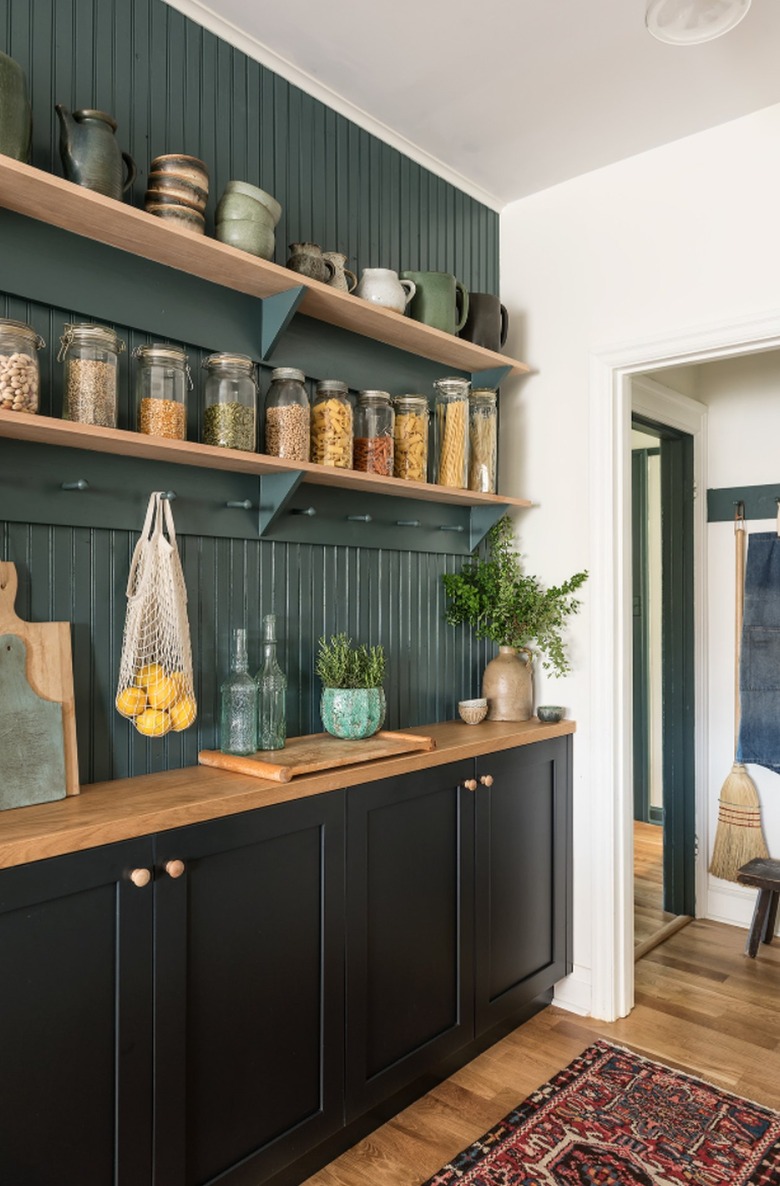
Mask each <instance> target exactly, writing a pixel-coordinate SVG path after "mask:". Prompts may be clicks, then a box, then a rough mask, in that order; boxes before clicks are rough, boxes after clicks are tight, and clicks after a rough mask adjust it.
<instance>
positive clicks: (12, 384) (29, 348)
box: [0, 318, 46, 412]
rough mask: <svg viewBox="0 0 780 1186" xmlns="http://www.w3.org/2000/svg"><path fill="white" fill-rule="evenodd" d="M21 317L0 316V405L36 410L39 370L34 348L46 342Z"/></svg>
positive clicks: (7, 409) (14, 408) (22, 410)
mask: <svg viewBox="0 0 780 1186" xmlns="http://www.w3.org/2000/svg"><path fill="white" fill-rule="evenodd" d="M45 344H46V343H45V342H44V340H43V338H41V337H40V336H39V335H38V334H37V333H36V332H35V330H34V329H31V328H30V326H29V325H25V324H24V322H23V321H9V320H7V319H5V318H0V409H2V411H4V412H37V411H38V392H39V390H40V374H39V371H38V355H37V354H36V351H37V350H40V349H41V347H43V346H45Z"/></svg>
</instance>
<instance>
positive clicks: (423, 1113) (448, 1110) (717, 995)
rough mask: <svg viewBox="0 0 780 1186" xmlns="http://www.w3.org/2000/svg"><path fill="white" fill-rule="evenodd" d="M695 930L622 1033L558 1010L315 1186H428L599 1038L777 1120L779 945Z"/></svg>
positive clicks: (351, 1153)
mask: <svg viewBox="0 0 780 1186" xmlns="http://www.w3.org/2000/svg"><path fill="white" fill-rule="evenodd" d="M745 939H746V932H745V931H743V930H741V929H739V928H737V927H728V926H724V925H722V924H719V923H712V922H706V921H702V920H697V921H694V922H691V923H690V925H689V926H687V927H686V928H685V930H683V931H680V932H678V933H677V934H676V935H674V936H672V938H671V939H669V940H668V941H667V942H665V943H664V944H663V945H662V946H661V947H656V948H655V949H654V950H653V951H651V952H650V954H649V955H647V956H645V958H644V959H642V960H640V961H639V963H638V964H637V966H636V1006H635V1008H634V1010H633V1011H632V1013H631V1014H630V1016H629V1017H626V1018H623V1019H622V1020H620V1021H618V1022H615V1023H613V1024H607V1023H605V1022H597V1021H592V1020H590V1019H589V1018H583V1017H577V1016H576V1015H574V1014H571V1013H565V1012H564V1011H563V1010H560V1009H557V1008H555V1007H550V1008H549V1009H546V1010H544V1012H543V1013H540V1014H538V1015H537V1016H536V1017H534V1018H533V1019H532V1020H531V1021H529V1022H528V1023H527V1024H526V1025H524V1026H521V1027H520V1028H519V1029H517V1030H515V1031H514V1032H513V1033H511V1034H509V1035H508V1037H506V1038H504V1039H503V1040H502V1041H501V1042H499V1043H498V1044H497V1045H496V1046H494V1047H492V1048H491V1049H490V1050H488V1051H486V1052H485V1053H484V1054H482V1055H480V1057H479V1058H477V1059H475V1060H474V1061H473V1062H472V1063H469V1065H468V1066H466V1067H464V1068H463V1069H462V1070H461V1071H458V1072H457V1074H455V1075H453V1076H452V1077H451V1078H450V1079H448V1080H446V1081H445V1082H444V1083H442V1084H440V1085H439V1086H438V1087H436V1088H435V1089H434V1090H433V1091H431V1092H429V1093H428V1095H426V1096H424V1097H423V1098H422V1099H420V1100H418V1101H417V1102H416V1103H414V1104H412V1105H411V1107H409V1108H407V1109H406V1110H405V1111H403V1112H401V1113H400V1114H399V1115H398V1116H396V1117H394V1119H392V1120H391V1121H389V1122H388V1123H387V1124H385V1125H383V1126H382V1128H380V1129H378V1130H377V1131H376V1132H374V1133H372V1134H371V1135H370V1136H369V1137H367V1138H366V1140H364V1141H361V1142H360V1144H358V1145H356V1146H355V1147H354V1148H353V1149H350V1150H348V1151H347V1152H346V1153H344V1154H343V1155H342V1156H341V1157H340V1158H339V1159H338V1160H337V1161H334V1162H333V1163H332V1164H331V1165H329V1166H326V1167H325V1168H324V1169H323V1170H321V1171H320V1172H319V1173H318V1174H315V1175H314V1176H313V1177H312V1178H309V1179H308V1182H307V1186H419V1183H421V1182H423V1181H425V1179H426V1178H428V1177H430V1175H431V1174H433V1173H434V1172H435V1171H436V1170H437V1169H438V1168H439V1167H440V1166H441V1165H443V1164H445V1163H446V1162H447V1161H449V1160H450V1158H452V1157H453V1156H454V1155H455V1154H456V1153H458V1152H459V1151H460V1150H461V1149H463V1148H464V1147H465V1146H467V1145H469V1144H470V1143H471V1142H472V1141H473V1140H475V1139H476V1138H477V1137H478V1136H480V1135H481V1133H483V1132H484V1131H485V1130H486V1129H488V1128H490V1127H491V1126H492V1125H493V1124H495V1123H496V1122H497V1121H499V1120H500V1119H501V1118H502V1116H504V1115H505V1114H506V1113H507V1112H509V1111H511V1109H512V1108H514V1107H515V1105H516V1104H518V1103H519V1102H520V1101H521V1100H522V1099H524V1098H525V1096H527V1095H528V1094H529V1093H530V1092H531V1091H533V1090H534V1089H535V1088H537V1087H538V1086H539V1085H540V1084H541V1083H543V1082H544V1081H545V1080H546V1079H548V1078H549V1077H550V1076H551V1075H553V1074H554V1073H555V1072H556V1071H558V1070H560V1069H561V1068H562V1067H564V1066H565V1065H566V1064H567V1063H568V1062H570V1061H571V1059H572V1058H574V1057H576V1055H577V1054H579V1053H580V1052H581V1051H582V1050H584V1049H585V1047H586V1046H588V1045H590V1043H591V1042H593V1041H595V1040H596V1039H597V1038H599V1037H604V1038H608V1039H610V1040H611V1041H614V1042H617V1043H618V1044H622V1045H625V1046H629V1047H631V1048H632V1049H634V1050H637V1051H639V1052H640V1053H642V1054H646V1055H648V1056H649V1057H651V1058H656V1059H658V1060H659V1061H660V1062H665V1063H667V1064H668V1065H670V1066H673V1067H677V1068H680V1069H682V1070H686V1071H689V1072H690V1073H692V1074H694V1075H698V1076H700V1077H701V1078H703V1079H706V1080H708V1081H709V1082H711V1083H716V1084H718V1085H719V1086H720V1087H723V1088H725V1089H727V1090H729V1091H733V1092H736V1093H737V1094H738V1095H743V1096H746V1097H748V1098H749V1099H753V1100H757V1101H759V1102H761V1103H763V1104H766V1105H768V1106H770V1107H773V1108H777V1109H779V1110H780V942H778V941H775V944H774V945H772V946H769V947H767V946H765V945H763V944H762V946H761V949H760V951H759V954H758V957H757V958H756V959H754V960H752V959H749V958H748V957H747V956H745V955H744V954H743V947H744V944H745Z"/></svg>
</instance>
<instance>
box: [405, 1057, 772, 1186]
mask: <svg viewBox="0 0 780 1186" xmlns="http://www.w3.org/2000/svg"><path fill="white" fill-rule="evenodd" d="M424 1186H780V1114H778V1113H777V1112H772V1111H770V1110H769V1109H768V1108H762V1107H761V1106H760V1105H759V1104H752V1103H749V1102H748V1101H747V1100H743V1099H740V1098H739V1097H737V1096H735V1095H730V1094H728V1093H727V1092H724V1091H720V1090H719V1089H718V1088H717V1087H712V1086H711V1085H710V1084H708V1083H702V1082H701V1081H700V1080H698V1079H693V1078H691V1077H690V1076H689V1075H684V1074H681V1073H680V1072H679V1071H673V1070H671V1069H670V1068H669V1067H665V1066H661V1064H660V1063H656V1062H651V1061H650V1060H649V1059H646V1058H642V1057H641V1056H640V1055H638V1054H633V1053H632V1052H631V1051H630V1050H623V1049H621V1048H620V1047H618V1046H612V1045H610V1044H609V1043H607V1042H597V1043H596V1044H595V1045H593V1046H590V1047H589V1048H588V1049H587V1050H586V1051H584V1053H583V1054H581V1055H580V1057H579V1058H577V1059H575V1060H574V1062H572V1063H571V1064H570V1065H569V1066H568V1067H566V1068H565V1069H564V1070H562V1071H560V1072H559V1073H558V1074H557V1075H555V1077H554V1078H552V1079H551V1080H550V1081H549V1083H545V1084H544V1085H543V1086H542V1087H540V1088H539V1090H538V1091H535V1092H534V1093H533V1095H531V1096H529V1097H528V1099H527V1100H525V1102H524V1103H522V1104H521V1105H520V1107H519V1108H516V1109H515V1111H514V1112H510V1113H509V1115H508V1116H506V1117H505V1118H504V1119H503V1120H502V1121H501V1123H500V1124H498V1125H496V1127H495V1128H493V1129H491V1131H490V1132H488V1133H486V1134H485V1135H484V1136H483V1137H480V1139H479V1140H478V1141H476V1142H475V1143H474V1144H473V1145H472V1146H471V1147H470V1148H469V1149H465V1150H464V1151H463V1152H462V1153H459V1154H458V1156H457V1157H456V1158H455V1159H454V1161H451V1162H450V1164H449V1165H445V1166H444V1168H443V1169H441V1170H439V1172H438V1173H437V1174H434V1176H433V1177H432V1178H429V1179H428V1181H427V1182H426V1183H425V1184H424Z"/></svg>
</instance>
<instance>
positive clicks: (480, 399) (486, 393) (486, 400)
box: [469, 387, 496, 406]
mask: <svg viewBox="0 0 780 1186" xmlns="http://www.w3.org/2000/svg"><path fill="white" fill-rule="evenodd" d="M469 401H470V402H471V403H473V404H482V405H483V406H484V405H495V402H496V390H495V388H494V387H476V388H475V389H474V391H472V393H471V395H470V396H469Z"/></svg>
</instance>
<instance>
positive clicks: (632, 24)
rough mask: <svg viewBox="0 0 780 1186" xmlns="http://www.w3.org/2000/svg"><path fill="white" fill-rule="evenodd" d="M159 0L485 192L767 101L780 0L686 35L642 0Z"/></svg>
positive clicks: (561, 175)
mask: <svg viewBox="0 0 780 1186" xmlns="http://www.w3.org/2000/svg"><path fill="white" fill-rule="evenodd" d="M168 2H169V3H171V4H172V5H173V6H174V7H176V8H178V9H180V10H181V11H183V12H185V13H186V14H187V15H189V16H191V17H193V18H194V19H195V20H199V21H200V23H201V24H205V25H207V27H210V28H212V30H213V31H215V32H218V33H219V34H220V35H221V36H225V37H227V39H228V40H231V41H232V42H233V43H234V44H237V45H239V46H240V48H242V49H244V50H245V51H246V52H248V53H250V54H252V56H254V57H257V58H259V59H260V60H261V61H264V62H265V64H267V65H270V66H271V67H272V68H273V69H275V70H277V71H278V72H279V73H282V74H283V75H285V76H286V77H288V78H290V79H291V81H293V82H296V83H297V84H298V85H300V86H303V88H304V89H306V90H308V91H310V92H311V93H314V94H316V95H318V97H320V98H323V99H324V101H325V102H329V103H330V104H331V106H336V107H337V109H339V110H342V111H343V112H344V113H345V114H348V115H350V116H351V117H352V118H355V119H357V122H359V123H361V124H362V125H363V126H366V127H369V128H370V129H372V130H376V131H377V132H378V133H379V134H380V135H381V134H384V133H386V132H387V130H388V129H389V130H390V132H391V133H394V134H395V138H396V142H397V143H399V146H400V147H403V148H404V149H405V150H406V151H409V149H410V147H411V148H412V155H414V156H416V158H417V159H418V160H422V161H424V163H426V164H428V165H429V167H432V168H434V169H435V171H437V172H440V173H442V174H443V175H444V176H448V177H450V178H451V179H453V180H455V181H457V182H459V183H460V184H461V185H463V187H464V188H468V189H469V190H470V191H471V192H473V193H476V194H477V196H479V197H481V198H482V199H483V200H489V201H490V202H491V204H492V205H495V206H496V207H498V208H500V207H501V206H503V205H504V204H505V203H507V202H510V201H513V200H514V199H516V198H520V197H524V196H526V195H527V194H530V193H534V192H536V191H537V190H541V189H545V188H547V187H548V186H551V185H555V184H556V183H558V182H561V181H565V180H567V179H568V178H571V177H574V176H576V175H578V174H580V173H586V172H589V171H590V170H592V169H596V168H599V167H600V166H602V165H608V164H611V163H613V162H614V161H617V160H621V159H623V158H624V157H628V156H633V155H634V154H636V153H639V152H644V151H646V150H647V149H651V148H655V147H657V146H659V145H661V144H665V143H668V142H669V141H672V140H677V139H679V138H681V137H683V136H687V135H690V134H692V133H695V132H700V131H703V130H705V129H707V128H711V127H715V126H716V125H718V124H721V123H724V122H726V121H728V120H732V119H736V118H738V117H739V116H742V115H747V114H748V113H750V112H751V111H756V110H758V109H759V108H761V107H767V106H769V105H770V104H772V103H776V102H779V101H780V0H753V5H752V8H751V10H750V11H749V13H748V15H747V16H746V18H745V19H744V21H743V22H742V24H741V25H739V26H738V27H737V28H736V29H734V30H732V32H730V33H728V34H726V35H725V36H724V37H721V38H719V39H718V40H716V41H712V42H709V43H707V44H705V45H699V46H669V45H664V44H662V43H661V42H659V41H656V40H655V39H654V38H653V37H651V36H650V35H649V33H648V32H647V31H646V29H645V27H644V0H393V2H392V3H389V4H388V3H386V4H381V3H377V2H376V0H274V2H273V3H271V2H270V0H265V2H264V3H258V2H257V0H219V3H218V5H217V3H216V0H212V4H213V5H214V7H213V9H211V10H209V9H207V8H205V6H204V5H203V4H202V3H201V2H200V0H168ZM377 124H378V125H380V126H379V127H377V126H376V125H377ZM385 138H388V137H387V136H385ZM404 142H406V143H404ZM778 151H779V152H780V146H778ZM435 162H439V164H438V165H437V164H436V163H435ZM724 168H728V162H727V161H724Z"/></svg>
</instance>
